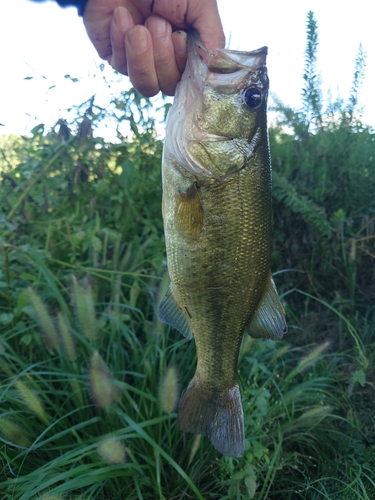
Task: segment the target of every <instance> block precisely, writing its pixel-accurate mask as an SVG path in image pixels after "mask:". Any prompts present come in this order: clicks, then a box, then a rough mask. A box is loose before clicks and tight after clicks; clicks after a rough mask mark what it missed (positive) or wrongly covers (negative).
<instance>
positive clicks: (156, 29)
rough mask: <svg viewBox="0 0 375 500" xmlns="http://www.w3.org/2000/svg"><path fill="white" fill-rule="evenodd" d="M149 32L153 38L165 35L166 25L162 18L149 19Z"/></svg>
mask: <svg viewBox="0 0 375 500" xmlns="http://www.w3.org/2000/svg"><path fill="white" fill-rule="evenodd" d="M150 21H151V22H150V23H149V30H150V32H151V34H152V35H154V36H164V35H165V34H166V33H167V28H168V24H167V21H166V20H165V19H163V18H162V17H158V16H154V17H153V18H150Z"/></svg>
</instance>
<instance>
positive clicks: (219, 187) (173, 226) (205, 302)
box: [159, 32, 286, 457]
mask: <svg viewBox="0 0 375 500" xmlns="http://www.w3.org/2000/svg"><path fill="white" fill-rule="evenodd" d="M266 56H267V48H266V47H262V48H260V49H258V50H254V51H252V52H240V51H232V50H225V49H216V50H213V51H208V50H207V49H206V48H205V47H204V45H203V44H202V42H201V41H200V40H199V39H198V37H197V35H196V34H195V32H192V33H190V34H189V40H188V60H187V65H186V69H185V71H184V73H183V75H182V79H181V82H180V83H179V85H178V87H177V91H176V95H175V100H174V103H173V106H172V108H171V110H170V112H169V116H168V121H167V129H166V139H165V145H164V153H163V168H162V174H163V218H164V231H165V238H166V247H167V260H168V271H169V275H170V279H171V285H170V288H169V290H168V292H167V294H166V296H165V298H164V299H163V301H162V302H161V304H160V307H159V319H160V320H161V321H164V322H165V323H168V324H170V325H171V326H173V327H174V328H176V329H177V330H179V331H180V332H181V333H182V334H183V335H185V337H187V338H191V337H193V336H194V339H195V343H196V348H197V368H196V373H195V375H194V378H193V379H192V381H191V382H190V384H189V386H188V388H187V389H186V391H185V392H184V393H183V395H182V397H181V400H180V405H179V412H178V425H179V427H180V428H181V429H182V430H184V431H187V432H193V433H195V434H202V435H205V436H208V437H209V439H210V440H211V442H212V444H213V445H214V447H215V448H216V449H217V450H218V451H219V452H221V453H222V454H224V455H227V456H232V457H239V456H241V455H242V454H243V452H244V419H243V409H242V403H241V395H240V390H239V386H238V376H237V372H238V366H237V365H238V356H239V351H240V346H241V341H242V337H243V334H244V331H245V330H246V331H247V332H248V333H249V334H250V335H251V336H252V337H254V338H270V339H279V338H281V337H282V336H283V334H284V333H285V332H286V323H285V314H284V308H283V306H282V304H281V302H280V299H279V297H278V294H277V291H276V288H275V285H274V282H273V279H272V275H271V271H270V256H271V247H272V206H271V164H270V154H269V142H268V131H267V109H266V108H267V94H268V77H267V70H266Z"/></svg>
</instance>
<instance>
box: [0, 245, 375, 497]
mask: <svg viewBox="0 0 375 500" xmlns="http://www.w3.org/2000/svg"><path fill="white" fill-rule="evenodd" d="M31 255H32V258H34V259H36V261H37V263H38V270H39V273H40V276H41V280H40V282H39V284H38V288H39V289H40V290H41V292H40V293H36V292H35V291H34V289H31V288H29V289H28V290H26V291H23V292H21V294H22V295H20V296H19V297H21V298H19V299H18V302H19V306H21V305H22V306H23V307H22V309H23V315H22V316H21V317H22V318H23V319H22V320H21V321H17V322H15V321H11V322H10V323H8V324H7V325H5V326H3V330H2V337H1V339H2V340H1V357H0V369H1V393H0V394H1V396H0V397H1V400H0V408H1V416H0V423H1V426H0V434H1V442H2V444H3V445H2V448H1V451H0V456H1V464H2V465H1V467H2V470H1V475H2V477H3V480H2V482H1V486H0V495H1V496H0V498H3V499H6V498H12V499H22V500H25V499H29V498H30V499H31V498H45V499H46V498H82V499H83V498H85V499H89V498H98V499H109V498H122V499H133V498H134V499H148V498H149V499H155V498H160V499H161V498H168V499H172V498H199V499H202V498H204V499H208V498H212V499H248V498H255V499H257V500H266V499H272V498H278V499H280V498H282V499H291V500H294V499H297V498H301V499H311V500H313V499H314V500H315V499H323V498H329V499H336V498H337V499H339V498H340V499H345V498H348V499H352V498H353V499H354V498H355V499H368V500H371V499H372V498H373V497H374V494H375V478H374V474H373V470H374V465H375V464H374V456H375V454H374V452H375V443H374V442H373V441H372V442H369V441H368V440H371V436H370V435H369V436H367V435H366V433H363V432H362V433H361V431H362V429H363V427H362V423H361V420H362V418H363V417H364V416H366V412H367V410H366V409H365V408H363V401H362V400H361V398H359V400H358V401H356V397H358V394H359V393H360V392H361V391H363V390H365V391H366V393H367V394H368V395H370V394H371V391H373V386H371V384H370V383H369V382H366V376H365V378H364V379H363V377H362V378H361V376H359V375H358V371H359V370H360V369H363V373H366V369H367V366H368V365H369V364H370V357H371V358H372V356H373V352H372V349H369V350H367V351H366V353H365V347H364V346H363V345H362V344H361V343H359V340H358V339H359V338H360V334H359V333H358V332H355V335H354V336H353V332H351V335H352V337H351V338H352V339H354V341H353V342H352V344H353V345H352V346H351V347H350V348H348V349H347V350H346V351H345V352H336V351H335V350H333V349H332V345H331V344H330V342H329V341H323V342H321V343H319V344H310V345H303V342H300V343H298V342H297V343H293V339H295V338H296V337H298V336H301V334H302V335H303V332H302V331H301V329H300V327H293V326H292V327H291V328H290V332H289V334H288V336H287V337H286V340H285V341H282V342H272V341H255V340H252V339H250V338H245V339H244V345H243V349H242V351H241V362H240V377H241V388H242V396H243V405H244V412H245V427H246V451H245V455H244V457H243V458H241V459H238V460H237V459H229V458H227V457H220V456H219V455H218V454H217V452H216V451H215V450H214V449H213V448H212V446H211V445H210V443H209V441H208V440H207V439H206V438H201V439H198V440H197V439H196V438H195V437H194V436H192V435H186V434H182V433H181V432H180V431H179V430H178V428H177V427H176V413H175V412H174V409H175V407H176V403H177V397H178V391H177V387H179V388H181V387H185V386H186V384H187V382H188V380H189V379H190V377H191V376H192V374H193V371H194V361H195V352H194V345H193V342H188V341H186V340H185V339H182V338H180V337H179V335H178V333H177V332H175V331H170V330H169V329H168V328H167V327H166V326H165V325H163V324H161V323H159V322H157V321H156V319H155V314H154V311H155V304H156V303H157V302H158V300H160V297H161V296H162V294H163V290H165V288H166V285H167V282H166V280H164V282H163V283H162V285H161V286H160V285H159V286H157V285H155V279H154V278H149V279H147V276H144V277H143V279H142V280H141V281H139V279H138V278H139V273H137V272H135V273H134V274H133V275H132V274H131V273H128V274H127V276H128V277H129V276H132V279H133V284H132V285H131V286H120V293H121V294H122V296H123V298H124V299H125V300H124V301H121V302H109V301H108V302H103V301H101V302H97V303H95V298H96V297H95V288H98V287H99V286H100V285H101V278H95V279H97V282H95V281H92V280H94V278H90V269H87V273H86V276H88V278H87V277H86V278H85V277H81V278H80V279H76V278H74V277H72V278H71V280H70V281H71V283H70V285H69V284H65V285H62V283H61V280H60V279H59V278H57V276H56V275H54V274H53V273H51V272H50V271H49V269H48V265H47V264H48V259H44V258H42V257H41V256H40V255H38V256H37V255H36V254H33V253H31ZM139 257H140V262H143V259H142V256H139ZM95 274H96V275H97V274H99V276H102V274H101V273H100V272H98V271H97V270H96V271H95ZM104 274H105V273H103V275H104ZM119 278H120V276H118V275H117V274H116V273H115V274H111V278H108V277H107V278H103V279H104V281H105V280H106V279H110V283H111V287H112V290H111V293H110V294H109V296H110V297H113V296H114V295H116V290H117V292H118V291H119V284H118V283H119V282H118V280H119ZM90 281H91V282H92V286H91V285H90ZM135 284H136V285H135ZM35 288H36V287H35ZM152 290H153V293H151V291H152ZM51 298H52V299H53V300H51ZM145 303H146V304H147V306H146V307H144V304H145ZM138 304H142V307H138ZM329 310H330V312H331V313H332V314H334V315H336V316H337V315H338V316H340V314H339V313H338V311H335V310H331V309H329ZM145 311H146V313H147V316H146V315H145ZM149 313H153V316H152V315H151V316H150V314H149ZM25 317H26V318H25ZM288 338H289V339H290V341H291V342H288ZM361 342H362V341H361ZM359 345H360V346H362V347H361V350H360V351H359V350H358V346H359ZM363 358H365V359H366V360H367V361H368V362H367V363H366V367H363V363H362V360H363ZM361 363H362V364H361ZM356 365H357V366H358V369H357V370H354V367H355V366H356ZM348 366H350V367H351V370H352V373H348ZM361 367H362V368H361ZM356 374H357V375H356ZM350 377H352V378H350ZM353 377H356V380H354V382H353ZM350 384H351V385H350ZM349 387H350V391H349ZM163 391H164V392H163ZM349 392H350V394H349ZM167 395H169V396H170V397H169V399H168V398H167V397H166V396H167ZM166 401H167V403H166ZM163 405H164V406H163ZM165 410H167V412H166V411H165ZM365 410H366V411H365ZM372 411H373V410H372ZM106 446H107V447H106ZM103 450H104V451H103ZM105 450H106V451H105Z"/></svg>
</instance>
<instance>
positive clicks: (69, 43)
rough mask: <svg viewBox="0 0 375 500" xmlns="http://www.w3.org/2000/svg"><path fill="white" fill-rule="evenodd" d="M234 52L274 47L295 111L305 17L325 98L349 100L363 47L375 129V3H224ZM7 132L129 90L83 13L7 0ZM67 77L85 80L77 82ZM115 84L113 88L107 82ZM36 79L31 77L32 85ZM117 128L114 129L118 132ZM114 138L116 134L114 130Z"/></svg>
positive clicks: (365, 98)
mask: <svg viewBox="0 0 375 500" xmlns="http://www.w3.org/2000/svg"><path fill="white" fill-rule="evenodd" d="M218 3H219V9H220V13H221V16H222V20H223V24H224V29H225V33H226V36H227V41H230V48H233V49H238V50H253V49H256V48H258V47H261V46H263V45H267V46H268V48H269V57H268V63H267V65H268V69H269V75H270V81H271V92H273V93H275V94H277V95H278V97H279V98H281V99H282V101H283V102H285V103H286V104H289V105H291V106H293V107H299V106H300V105H301V101H300V93H301V88H302V85H303V81H302V74H303V67H304V50H305V45H306V17H307V12H308V11H309V10H312V11H313V12H314V13H315V17H316V19H317V21H318V32H319V51H318V66H319V70H320V71H321V74H322V84H323V90H324V91H325V95H326V92H327V90H328V89H330V90H331V93H332V94H333V96H334V97H336V96H337V95H341V97H343V98H344V99H347V97H348V95H349V92H350V87H351V84H352V79H353V74H354V63H355V56H356V53H357V50H358V46H359V44H360V43H362V45H363V48H364V50H365V51H366V53H367V67H366V80H365V84H364V86H363V91H362V93H361V96H360V98H361V102H362V104H364V106H365V114H364V118H365V121H366V122H367V123H369V124H371V125H373V126H375V100H374V92H373V89H374V88H375V36H374V28H373V18H374V16H373V7H374V4H373V2H370V1H369V0H357V1H356V2H338V1H336V0H295V1H292V0H284V1H283V2H280V1H279V0H267V1H263V2H259V1H257V2H256V1H250V0H230V1H229V0H219V2H218ZM0 44H1V47H2V49H1V55H2V60H1V66H0V67H1V70H0V71H1V84H0V89H1V92H0V123H2V124H3V125H5V126H2V127H0V133H26V132H27V131H29V130H30V129H31V128H32V127H33V126H34V125H35V124H37V123H46V124H47V125H48V126H51V125H52V124H53V123H55V122H56V121H57V120H58V119H59V118H63V117H66V116H67V112H66V110H67V108H69V107H71V106H72V105H78V104H80V103H82V102H84V101H85V100H87V99H88V98H90V97H91V96H92V95H93V94H96V95H97V97H96V102H97V103H98V104H100V105H102V106H105V105H106V104H107V103H108V102H109V100H110V92H116V90H117V89H127V88H128V87H129V83H128V80H127V78H126V77H120V76H118V75H115V74H114V72H113V71H112V70H111V68H110V67H109V66H108V65H107V64H106V63H105V65H106V70H105V72H104V73H102V72H101V71H100V70H99V69H98V67H99V65H100V64H101V63H102V61H101V60H100V59H99V58H98V57H97V55H96V52H95V50H94V48H93V47H92V45H91V43H90V42H89V40H88V38H87V36H86V33H85V30H84V28H83V25H82V20H81V19H80V18H79V17H78V16H77V12H76V9H74V8H69V9H60V8H59V7H58V6H57V5H56V4H55V3H54V2H46V3H43V4H36V3H33V2H29V1H28V0H1V1H0ZM65 75H70V76H71V77H72V78H73V79H75V78H77V79H79V81H78V82H76V83H74V82H73V81H72V80H71V79H70V78H66V77H65ZM103 76H105V78H106V79H107V81H111V82H112V86H111V89H110V90H109V89H108V85H107V83H106V81H105V80H104V79H103ZM29 77H32V79H26V80H25V78H29ZM114 128H115V124H112V126H111V124H110V125H109V129H110V130H114ZM108 134H109V136H111V132H110V131H109V132H108Z"/></svg>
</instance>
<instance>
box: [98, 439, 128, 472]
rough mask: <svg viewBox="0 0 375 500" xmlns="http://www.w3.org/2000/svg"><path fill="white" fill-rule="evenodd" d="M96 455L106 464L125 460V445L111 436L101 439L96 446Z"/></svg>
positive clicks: (119, 462) (121, 462)
mask: <svg viewBox="0 0 375 500" xmlns="http://www.w3.org/2000/svg"><path fill="white" fill-rule="evenodd" d="M97 451H98V455H99V457H100V459H101V460H103V462H105V463H106V464H108V465H112V464H123V463H124V462H125V458H126V454H125V446H124V443H123V442H122V441H120V440H119V439H117V438H115V437H113V438H108V439H105V440H104V441H102V442H101V443H100V444H99V446H98V449H97Z"/></svg>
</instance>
